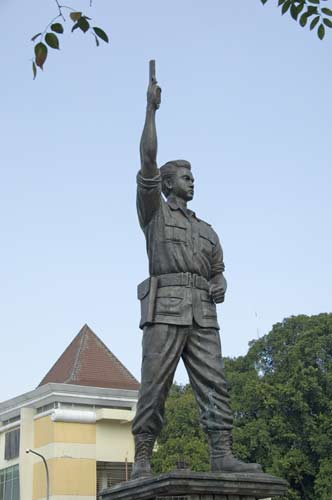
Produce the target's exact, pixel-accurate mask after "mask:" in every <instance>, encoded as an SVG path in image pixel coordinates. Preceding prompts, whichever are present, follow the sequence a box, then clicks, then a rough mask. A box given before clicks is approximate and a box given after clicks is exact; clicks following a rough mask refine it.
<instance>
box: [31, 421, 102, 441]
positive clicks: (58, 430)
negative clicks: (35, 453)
mask: <svg viewBox="0 0 332 500" xmlns="http://www.w3.org/2000/svg"><path fill="white" fill-rule="evenodd" d="M95 442H96V425H95V424H79V423H73V422H53V421H52V420H51V417H50V416H46V417H42V418H39V419H37V420H35V444H34V446H35V447H37V448H39V447H40V446H44V445H46V444H49V443H82V444H83V443H85V444H95Z"/></svg>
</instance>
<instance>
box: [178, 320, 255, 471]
mask: <svg viewBox="0 0 332 500" xmlns="http://www.w3.org/2000/svg"><path fill="white" fill-rule="evenodd" d="M182 357H183V361H184V364H185V366H186V368H187V371H188V375H189V379H190V383H191V385H192V388H193V391H194V394H195V397H196V400H197V403H198V406H199V412H200V422H201V425H202V427H203V429H204V430H205V432H206V433H207V437H208V442H209V447H210V460H211V470H212V471H213V472H221V471H225V472H226V471H229V472H260V471H261V467H260V465H259V464H246V463H244V462H241V461H240V460H237V459H236V458H235V457H234V456H233V453H232V424H233V416H232V411H231V408H230V401H229V395H228V390H227V382H226V378H225V374H224V367H223V362H222V357H221V345H220V337H219V332H218V330H216V329H213V328H200V327H199V326H198V325H194V326H193V329H192V332H191V334H190V335H189V336H188V340H187V344H186V346H185V348H184V350H183V354H182Z"/></svg>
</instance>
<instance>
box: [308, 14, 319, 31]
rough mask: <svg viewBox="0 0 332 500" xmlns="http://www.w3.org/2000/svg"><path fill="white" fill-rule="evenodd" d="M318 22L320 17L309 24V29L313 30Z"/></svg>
mask: <svg viewBox="0 0 332 500" xmlns="http://www.w3.org/2000/svg"><path fill="white" fill-rule="evenodd" d="M319 20H320V16H317V17H315V18H314V19H313V20H312V21H311V23H310V29H311V30H313V29H314V28H315V26H317V24H318V22H319Z"/></svg>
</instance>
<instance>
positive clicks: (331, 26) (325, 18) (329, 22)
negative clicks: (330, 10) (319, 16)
mask: <svg viewBox="0 0 332 500" xmlns="http://www.w3.org/2000/svg"><path fill="white" fill-rule="evenodd" d="M323 23H324V24H325V26H328V27H329V28H332V21H331V19H328V18H327V17H324V19H323Z"/></svg>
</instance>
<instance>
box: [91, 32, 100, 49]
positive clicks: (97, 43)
mask: <svg viewBox="0 0 332 500" xmlns="http://www.w3.org/2000/svg"><path fill="white" fill-rule="evenodd" d="M93 36H94V37H95V40H96V45H97V47H99V45H100V42H99V40H98V37H97V36H96V35H95V34H93Z"/></svg>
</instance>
